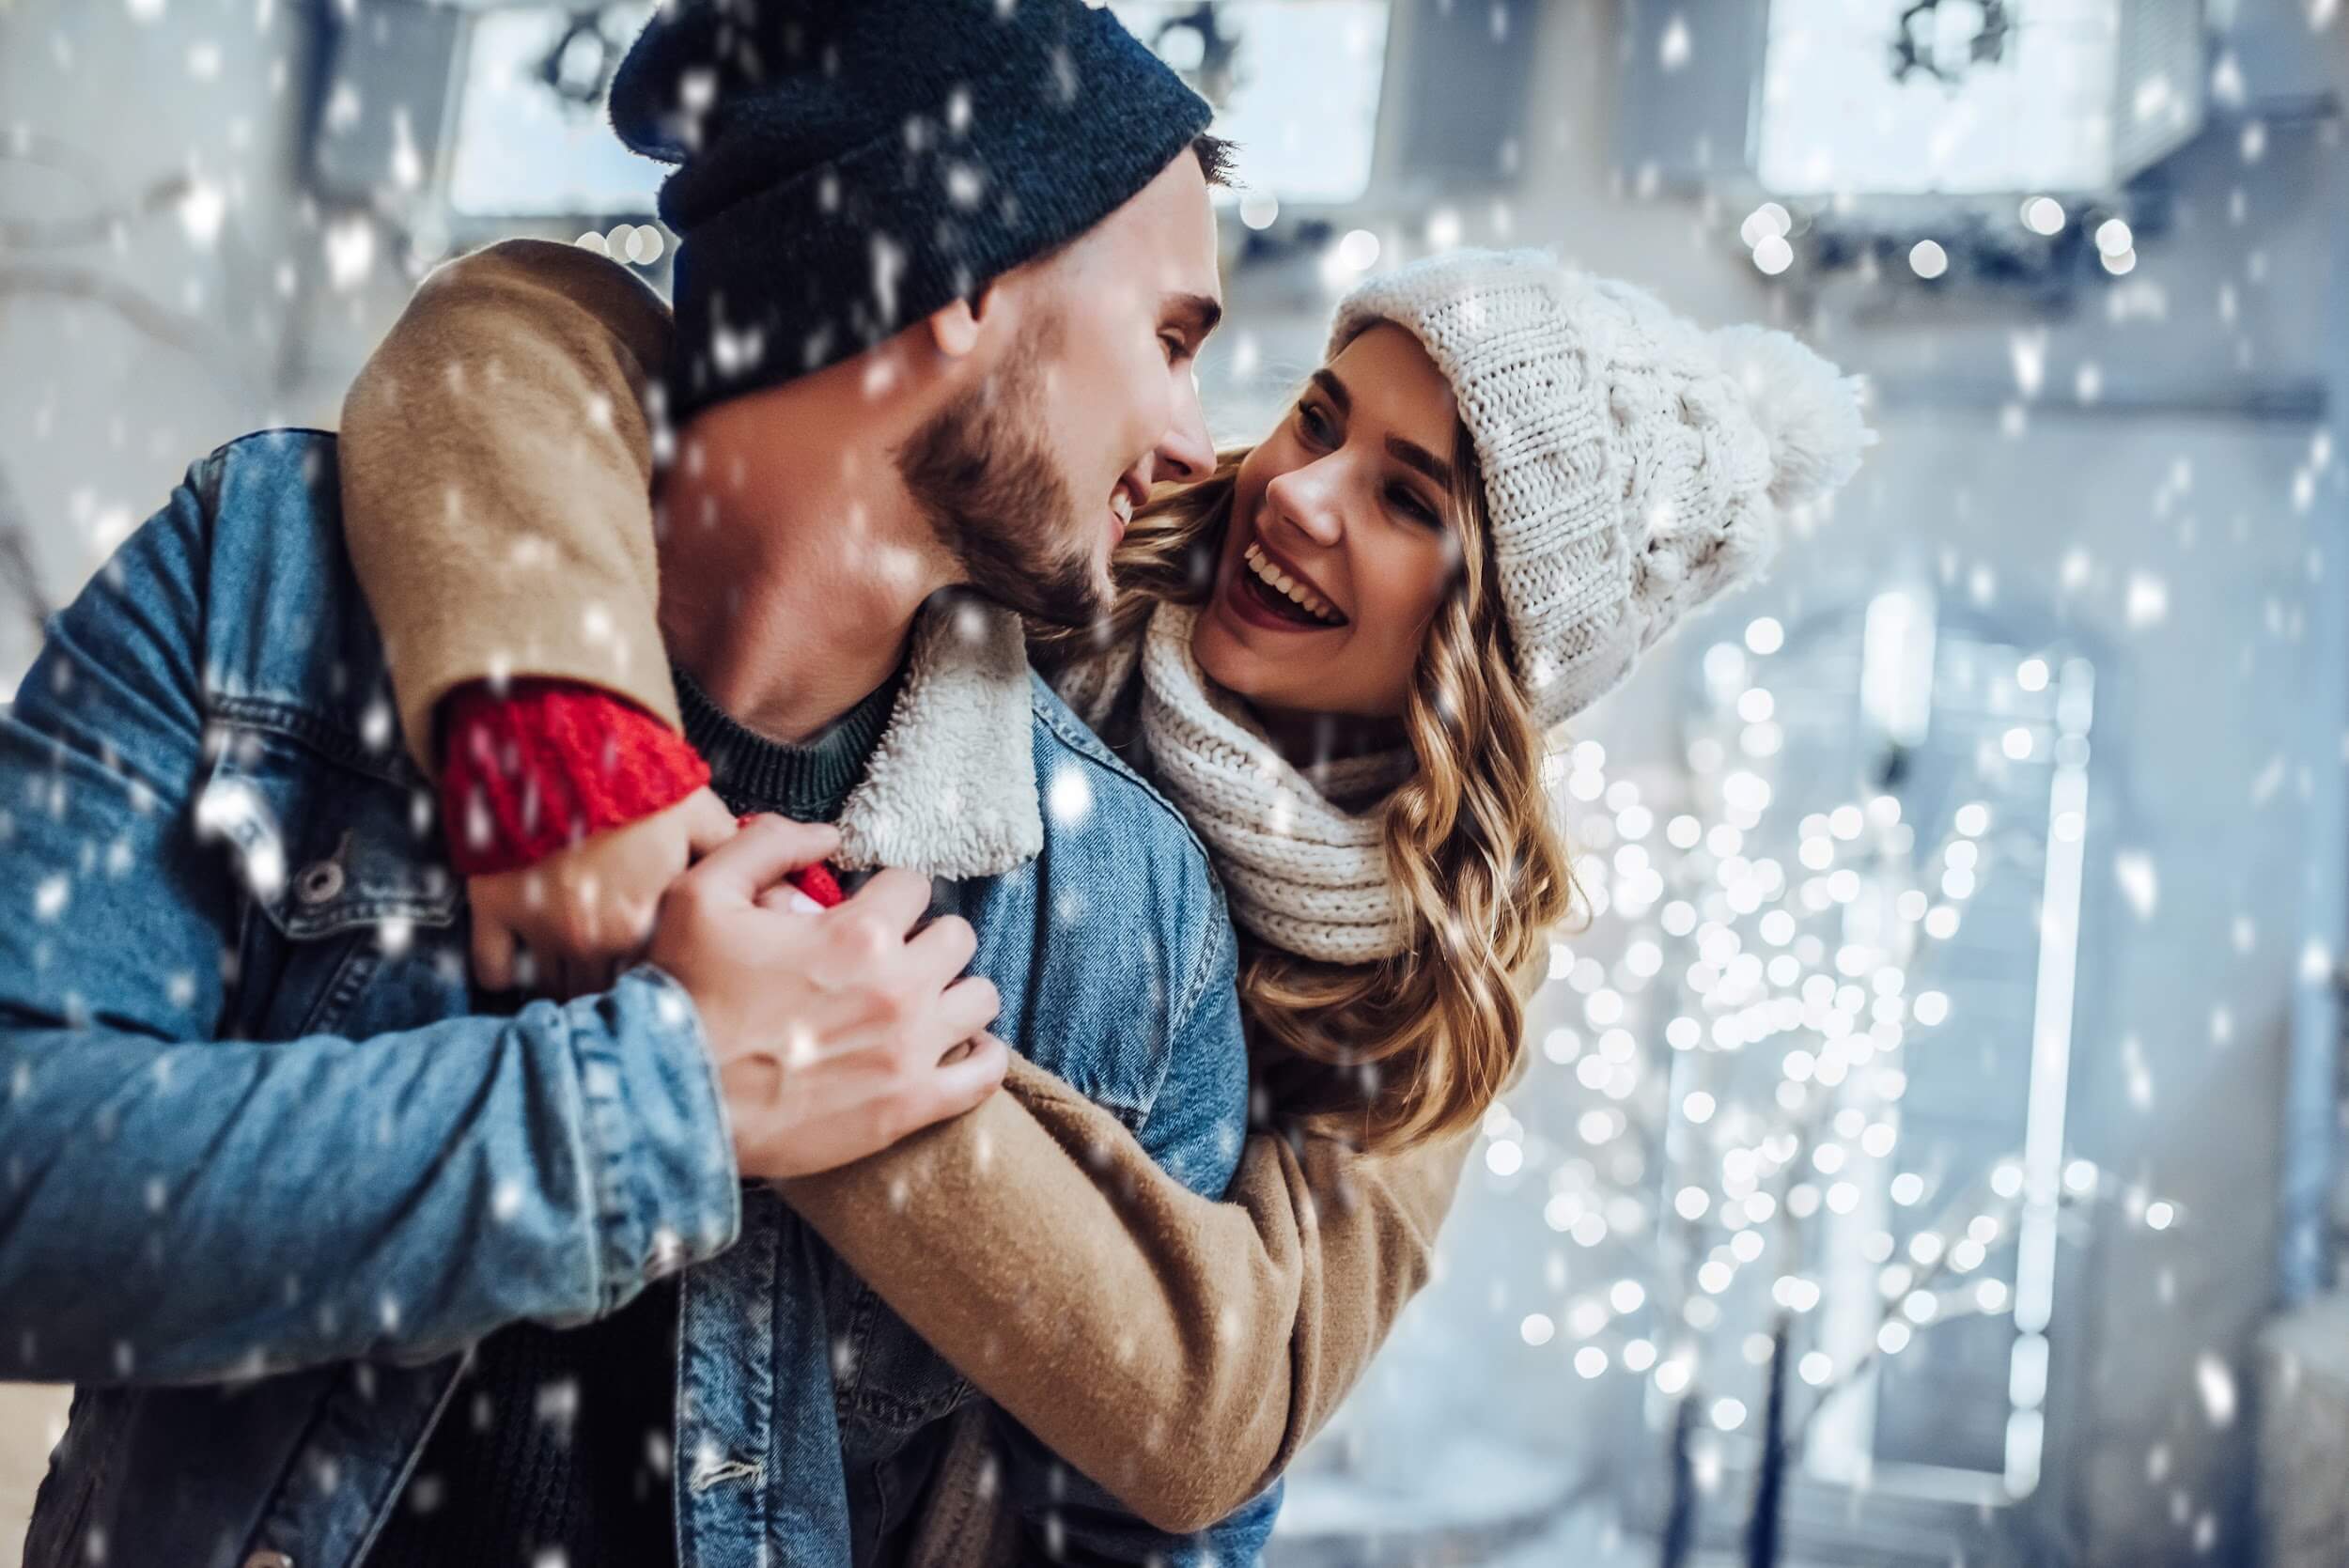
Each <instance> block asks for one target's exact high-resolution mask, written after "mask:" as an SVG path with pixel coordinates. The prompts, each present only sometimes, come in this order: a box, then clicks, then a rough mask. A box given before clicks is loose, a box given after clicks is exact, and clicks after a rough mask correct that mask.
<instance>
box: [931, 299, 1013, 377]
mask: <svg viewBox="0 0 2349 1568" xmlns="http://www.w3.org/2000/svg"><path fill="white" fill-rule="evenodd" d="M998 303H999V301H998V300H997V297H996V288H995V285H993V284H991V283H990V284H988V286H987V287H985V288H982V289H980V290H979V291H978V293H977V294H975V295H973V296H972V297H971V298H970V299H967V300H950V301H948V302H947V303H945V304H943V305H941V306H940V307H939V308H938V309H936V310H933V311H931V312H930V315H929V326H930V341H931V342H932V343H934V344H936V345H937V346H938V351H939V352H940V353H941V354H944V355H945V356H946V357H947V358H948V359H960V358H962V357H963V356H964V355H966V354H968V353H970V352H971V350H972V349H975V348H977V347H978V346H979V330H980V326H981V324H982V323H984V322H985V321H987V320H988V318H989V317H991V316H992V315H993V314H994V312H995V310H996V307H997V305H998Z"/></svg>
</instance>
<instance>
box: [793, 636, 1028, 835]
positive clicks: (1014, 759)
mask: <svg viewBox="0 0 2349 1568" xmlns="http://www.w3.org/2000/svg"><path fill="white" fill-rule="evenodd" d="M1028 680H1029V676H1028V643H1027V635H1026V633H1025V631H1024V630H1023V629H1021V627H1020V623H1019V615H1018V614H1017V613H1014V612H1012V611H1009V610H1006V609H1004V608H1003V606H1001V605H997V604H990V603H988V602H987V601H986V600H984V599H980V598H974V597H972V596H971V595H968V594H953V593H947V594H939V595H936V596H934V597H932V598H930V599H929V600H928V601H927V602H926V603H925V604H924V605H923V606H922V609H921V611H920V613H918V614H917V615H916V617H915V620H914V626H913V648H912V652H911V653H910V655H909V656H908V662H907V669H906V679H905V685H904V687H903V689H902V690H900V691H898V693H897V706H895V707H894V709H892V710H891V712H890V715H889V723H888V726H887V727H886V728H884V729H883V730H882V731H881V737H880V740H879V744H878V745H876V746H875V747H874V749H873V759H872V762H871V764H870V765H869V766H868V767H867V768H866V769H865V773H864V779H863V782H862V783H861V784H858V785H857V786H856V788H855V789H853V790H851V791H850V792H849V794H848V803H847V804H846V805H845V806H843V807H842V808H841V812H840V853H839V854H838V856H837V857H835V858H836V860H837V862H838V863H839V864H840V865H841V866H842V867H843V868H844V869H847V870H850V871H866V870H871V869H874V868H876V867H879V866H883V865H894V866H902V867H904V868H905V869H907V870H909V871H918V872H922V873H923V874H925V875H926V876H931V877H949V878H953V879H955V880H962V879H965V878H968V877H997V876H1001V875H1002V874H1003V873H1004V872H1006V871H1009V870H1011V869H1012V868H1013V867H1014V866H1017V865H1019V864H1020V863H1021V862H1025V861H1030V860H1034V858H1035V857H1036V856H1037V855H1038V854H1040V853H1042V851H1043V848H1044V814H1043V811H1042V809H1041V807H1040V805H1039V804H1038V801H1037V798H1036V785H1035V753H1034V749H1033V748H1034V724H1033V701H1034V699H1033V695H1032V693H1031V691H1030V688H1029V684H1028Z"/></svg>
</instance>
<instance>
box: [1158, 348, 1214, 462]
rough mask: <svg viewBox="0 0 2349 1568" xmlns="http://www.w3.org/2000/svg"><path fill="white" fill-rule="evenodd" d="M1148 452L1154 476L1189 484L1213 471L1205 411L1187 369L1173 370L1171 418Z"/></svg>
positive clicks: (1211, 449) (1196, 387) (1197, 389)
mask: <svg viewBox="0 0 2349 1568" xmlns="http://www.w3.org/2000/svg"><path fill="white" fill-rule="evenodd" d="M1150 455H1151V458H1153V459H1154V461H1153V465H1152V467H1153V476H1154V477H1155V478H1157V479H1173V480H1180V481H1182V482H1184V483H1186V484H1188V483H1190V482H1191V481H1192V480H1197V479H1205V478H1206V476H1207V475H1208V474H1212V473H1214V472H1215V443H1214V442H1212V441H1210V440H1209V439H1208V437H1207V414H1206V410H1205V409H1203V408H1201V407H1200V406H1199V383H1198V382H1197V381H1196V380H1193V379H1192V377H1191V375H1190V371H1189V370H1180V371H1177V372H1176V373H1175V409H1174V417H1173V418H1172V419H1171V420H1170V421H1169V422H1168V424H1167V427H1166V433H1165V434H1164V435H1163V436H1160V437H1159V444H1158V445H1157V447H1156V448H1154V449H1153V450H1152V452H1151V454H1150Z"/></svg>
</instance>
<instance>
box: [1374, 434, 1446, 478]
mask: <svg viewBox="0 0 2349 1568" xmlns="http://www.w3.org/2000/svg"><path fill="white" fill-rule="evenodd" d="M1387 452H1388V455H1389V456H1391V457H1392V458H1395V460H1396V461H1398V462H1402V463H1406V464H1408V465H1409V466H1410V467H1412V468H1415V469H1417V470H1419V471H1420V472H1421V473H1422V474H1425V475H1427V477H1428V478H1430V479H1433V480H1434V481H1435V482H1436V483H1437V484H1438V485H1439V486H1440V487H1441V488H1442V489H1447V490H1448V489H1451V488H1452V465H1451V464H1450V463H1448V462H1445V461H1444V460H1443V459H1442V458H1439V457H1437V456H1436V455H1435V454H1434V453H1433V452H1430V451H1428V450H1427V448H1425V447H1424V446H1422V445H1421V444H1420V443H1419V442H1415V441H1405V440H1404V439H1403V438H1402V437H1401V436H1389V437H1388V438H1387Z"/></svg>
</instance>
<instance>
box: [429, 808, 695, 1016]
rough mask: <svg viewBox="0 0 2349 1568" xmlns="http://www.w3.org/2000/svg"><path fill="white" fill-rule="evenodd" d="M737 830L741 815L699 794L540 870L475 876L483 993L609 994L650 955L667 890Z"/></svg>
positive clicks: (471, 886) (471, 894) (476, 948)
mask: <svg viewBox="0 0 2349 1568" xmlns="http://www.w3.org/2000/svg"><path fill="white" fill-rule="evenodd" d="M734 831H735V827H734V814H733V813H732V812H730V811H728V810H726V808H725V806H724V804H723V802H722V801H720V800H719V799H718V797H717V796H716V795H714V794H712V793H711V792H710V791H708V790H707V789H697V790H695V791H694V792H693V793H692V794H691V795H689V796H687V797H686V798H685V799H684V800H679V801H678V802H677V804H676V805H674V806H671V807H670V808H669V809H668V810H666V811H663V812H656V813H655V814H654V815H651V816H647V817H646V818H645V819H644V820H643V821H641V822H631V823H629V824H628V825H627V826H625V827H620V828H613V829H610V830H607V831H604V832H600V833H598V834H596V835H595V836H594V837H592V838H589V839H586V840H583V841H582V842H581V843H579V844H576V845H573V846H571V847H570V848H568V849H564V850H559V851H557V852H556V853H554V854H552V855H549V856H548V857H547V858H546V859H545V860H543V861H540V862H538V863H537V864H536V865H533V866H526V867H524V868H523V869H521V870H520V871H506V872H500V873H498V874H497V875H496V876H493V877H474V878H473V879H472V880H471V881H469V882H467V883H466V885H465V893H466V897H467V899H468V901H469V902H470V903H471V904H472V906H473V972H474V980H475V981H476V982H477V983H478V984H479V985H480V986H481V987H482V989H484V990H489V991H504V990H509V989H511V988H513V987H514V986H517V985H521V986H528V987H529V988H530V989H532V990H537V991H543V992H545V993H547V994H548V995H550V996H557V997H574V996H581V995H584V994H585V993H587V992H589V991H600V990H604V989H607V988H608V987H609V986H611V984H612V981H613V979H614V976H615V975H617V974H618V972H619V971H620V970H623V969H625V968H627V967H628V965H629V964H630V963H631V962H632V961H633V960H634V959H635V957H636V955H638V954H639V953H641V952H643V951H644V947H645V941H646V938H648V937H650V936H651V935H652V927H653V917H654V915H655V913H656V912H657V911H658V910H659V908H660V907H661V894H662V893H666V892H667V891H668V889H669V884H670V883H671V882H674V881H675V880H677V875H678V874H679V873H680V872H682V871H684V869H685V868H686V867H687V866H688V865H689V864H691V863H692V862H693V860H694V859H695V858H697V857H699V856H702V855H706V854H708V852H709V851H710V850H712V849H715V848H716V847H718V846H720V845H721V844H723V843H725V842H726V841H727V840H728V839H730V838H732V837H733V836H734Z"/></svg>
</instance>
